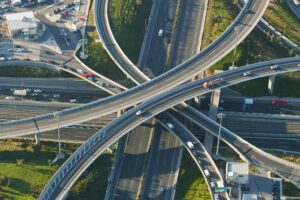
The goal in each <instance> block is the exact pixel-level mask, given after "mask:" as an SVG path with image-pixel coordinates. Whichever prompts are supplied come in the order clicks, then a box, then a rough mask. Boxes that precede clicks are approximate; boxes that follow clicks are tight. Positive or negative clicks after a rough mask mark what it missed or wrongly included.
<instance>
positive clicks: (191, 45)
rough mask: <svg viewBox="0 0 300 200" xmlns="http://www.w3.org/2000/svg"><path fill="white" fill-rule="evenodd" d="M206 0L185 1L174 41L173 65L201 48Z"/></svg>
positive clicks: (181, 61) (186, 58)
mask: <svg viewBox="0 0 300 200" xmlns="http://www.w3.org/2000/svg"><path fill="white" fill-rule="evenodd" d="M205 1H206V0H200V1H184V2H183V3H182V10H181V12H180V14H181V16H180V18H179V23H178V25H177V27H176V28H177V29H178V30H180V31H179V32H178V33H177V34H176V38H175V42H174V50H173V51H172V52H173V55H172V57H173V59H172V60H171V66H172V67H175V66H177V65H178V64H181V63H183V62H184V61H186V60H188V59H189V58H190V57H192V56H194V55H195V54H196V53H198V51H199V50H200V43H201V40H202V33H201V32H202V31H203V27H202V26H203V25H204V23H202V21H203V20H204V19H205V13H206V10H205V8H206V7H205Z"/></svg>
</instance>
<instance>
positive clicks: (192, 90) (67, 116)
mask: <svg viewBox="0 0 300 200" xmlns="http://www.w3.org/2000/svg"><path fill="white" fill-rule="evenodd" d="M96 2H99V1H96ZM101 2H102V3H105V2H106V3H107V1H101ZM267 5H268V1H264V2H261V1H250V0H249V1H248V3H247V4H246V5H245V7H244V9H243V10H242V12H241V14H240V15H239V16H238V17H237V19H236V20H235V21H234V22H233V24H232V25H231V26H230V27H229V28H228V29H227V30H226V32H225V33H224V34H223V35H221V36H220V37H219V38H218V39H217V40H216V41H215V42H214V43H213V44H212V45H210V46H209V47H208V48H207V49H205V50H203V51H202V52H201V53H199V54H198V55H196V56H194V57H192V58H191V59H189V60H188V61H186V62H184V63H183V64H180V65H179V66H177V67H176V68H175V69H174V70H170V71H168V72H167V73H165V74H163V75H161V76H159V77H158V78H155V79H153V80H152V81H148V80H149V78H147V77H146V76H145V75H143V73H141V72H140V71H139V70H138V69H137V68H136V67H135V65H133V64H132V63H131V62H130V61H129V59H128V58H127V57H126V56H124V55H123V52H122V51H121V49H120V47H119V46H118V45H117V43H116V42H115V40H114V38H113V36H112V33H111V31H110V28H103V27H102V28H99V27H101V26H99V23H97V24H98V25H97V29H98V31H99V30H100V31H102V32H103V33H102V37H101V39H102V42H103V43H104V45H105V46H106V48H107V50H108V52H109V53H110V55H111V56H112V57H113V59H114V60H115V62H116V63H117V64H118V65H119V67H120V68H121V69H122V70H123V71H124V72H125V73H126V74H127V75H128V76H129V77H130V78H132V79H133V80H135V82H136V83H137V84H139V83H140V82H145V81H148V82H147V83H144V84H142V85H141V86H138V87H135V88H133V89H130V90H128V91H125V92H122V93H120V94H118V95H115V96H113V97H109V98H106V99H104V100H99V101H97V102H93V103H90V104H87V105H82V106H79V107H77V108H71V109H68V110H64V111H61V112H59V117H60V121H61V123H62V126H63V127H65V126H69V125H72V124H75V123H81V122H84V121H88V120H90V119H93V118H96V117H99V116H104V115H106V114H109V113H112V112H116V111H119V110H123V109H125V108H129V107H131V106H134V105H136V104H138V103H141V102H143V101H145V100H146V102H144V103H142V104H140V105H139V106H136V107H135V108H133V109H131V110H130V111H128V112H126V113H125V114H123V115H122V116H121V117H119V118H118V119H116V120H115V121H113V122H112V123H111V124H109V125H107V126H105V127H104V128H103V129H101V130H100V131H98V132H97V133H96V134H95V135H93V136H92V137H91V138H90V139H89V140H87V141H86V143H85V144H83V145H82V146H81V147H80V148H79V149H78V150H77V151H76V152H75V153H74V154H73V155H72V156H71V157H70V158H69V159H68V160H67V161H66V163H65V164H64V165H63V166H62V167H61V168H60V170H59V171H58V172H57V173H56V174H55V175H54V177H53V178H52V179H51V180H50V182H49V184H48V186H47V187H46V188H45V190H44V191H43V193H42V194H41V196H40V199H59V198H62V197H63V196H64V195H65V193H66V189H68V188H70V187H71V185H72V184H73V183H74V182H75V181H76V179H77V178H78V177H79V175H80V174H81V173H83V171H84V170H85V169H86V168H87V167H88V166H89V165H90V164H91V163H92V162H93V161H94V160H95V159H96V158H97V157H98V156H99V152H102V151H103V150H104V149H105V148H107V147H108V146H109V145H110V144H112V143H113V142H115V141H117V139H119V138H120V137H121V136H122V135H124V134H126V133H127V132H128V131H130V130H132V129H133V128H135V127H136V126H137V125H138V124H141V123H142V122H144V121H146V120H147V119H150V118H152V117H154V116H155V115H156V114H159V113H160V112H162V111H165V110H167V109H168V108H170V107H172V106H175V105H177V104H178V103H180V102H183V101H185V100H188V99H191V98H193V97H195V96H198V95H202V94H205V93H208V92H211V91H212V90H215V89H217V88H223V87H227V86H229V85H232V84H236V83H239V82H242V81H246V80H252V79H255V78H259V77H263V76H268V75H271V74H279V73H284V72H288V71H297V70H300V64H299V63H300V59H299V58H289V59H282V60H276V61H271V62H264V63H258V64H253V65H249V66H245V67H241V68H239V69H235V70H232V71H227V72H224V73H222V74H218V75H214V76H211V77H208V78H204V79H201V80H198V81H195V82H192V83H188V84H184V85H181V86H179V87H177V88H174V86H177V85H180V84H181V83H184V82H185V81H188V80H189V79H191V78H192V77H193V76H194V75H195V74H198V73H200V72H202V71H203V70H205V69H207V68H208V67H210V66H211V65H213V64H214V63H215V62H217V61H218V60H220V59H221V58H222V57H223V56H224V55H225V54H227V53H228V52H230V50H232V49H233V48H234V44H235V43H234V42H233V41H234V39H233V38H235V30H236V29H239V32H240V36H239V38H238V42H241V41H242V40H243V39H244V38H245V37H246V36H247V35H248V34H249V33H250V31H251V30H252V29H253V28H254V27H255V25H256V23H257V22H258V21H259V19H260V17H261V16H262V14H263V12H264V10H265V9H266V7H267ZM96 6H97V3H96ZM99 7H101V6H99ZM102 7H104V8H105V9H107V5H102ZM249 10H251V12H249ZM106 11H107V10H104V11H103V12H100V13H101V14H102V15H104V17H100V19H103V20H104V19H106V18H105V13H107V12H106ZM252 11H254V13H253V12H252ZM98 14H99V13H98ZM96 16H97V12H96ZM106 17H107V16H106ZM96 19H97V17H96ZM96 22H97V20H96ZM103 23H104V24H105V21H104V22H103ZM106 26H109V24H108V25H107V24H106ZM235 27H237V28H235ZM100 31H99V32H100ZM105 34H106V36H105V37H103V35H105ZM100 36H101V34H100ZM107 38H109V40H107ZM111 41H112V42H111ZM107 44H109V45H107ZM112 44H113V45H112ZM122 56H124V57H122ZM274 65H278V66H279V70H276V71H274V70H272V69H270V67H271V66H274ZM248 71H251V72H252V75H251V76H247V77H245V76H244V75H243V73H244V72H248ZM219 77H222V81H221V82H219V83H217V84H215V85H213V86H211V87H209V88H204V87H203V86H202V85H203V84H204V83H205V82H209V81H214V80H217V79H218V78H219ZM162 85H163V86H162ZM96 109H97V110H96ZM188 109H192V108H191V107H188V106H186V105H184V104H181V105H179V106H176V108H175V110H176V111H177V112H178V113H180V114H182V115H184V116H185V117H187V118H188V119H190V120H192V121H194V122H195V123H197V124H201V127H206V129H207V130H208V131H210V132H212V134H216V127H218V125H217V124H216V123H215V124H213V123H212V122H209V121H207V120H208V118H207V117H206V116H205V115H203V116H200V113H199V112H198V111H196V115H195V112H188V113H187V112H185V111H186V110H188ZM138 111H141V114H136V113H137V112H138ZM190 111H191V110H190ZM163 115H167V117H166V119H167V121H168V122H169V120H170V119H172V116H171V115H169V114H163ZM192 115H195V116H192ZM201 117H202V118H201ZM195 119H198V121H196V120H195ZM201 119H202V120H204V121H205V120H206V121H205V123H201V122H200V121H199V120H201ZM33 121H34V123H33ZM55 121H56V120H55V117H54V116H52V115H51V114H47V115H44V116H37V117H33V118H29V119H24V120H17V121H15V122H5V123H2V124H1V125H0V126H1V127H2V128H3V129H2V130H1V132H0V134H1V136H0V137H1V138H7V137H12V136H23V135H28V134H32V133H36V131H37V129H39V131H41V132H43V131H48V130H54V129H56V123H55ZM162 121H163V120H162ZM172 122H173V123H172V124H174V125H179V126H175V128H174V130H176V129H177V128H178V127H179V128H180V127H182V126H180V123H179V122H178V121H176V120H175V119H173V121H172ZM33 124H37V126H38V127H37V126H36V125H34V126H32V125H33ZM162 124H163V125H166V123H164V122H162ZM21 126H22V131H20V130H18V127H21ZM209 126H210V127H209ZM179 128H178V129H179ZM174 130H172V128H171V129H170V128H169V131H171V132H174V134H175V135H176V136H177V137H179V139H180V140H181V141H182V142H183V143H186V141H187V140H193V141H194V143H195V144H196V146H198V147H199V149H198V150H197V151H192V150H191V149H189V152H190V153H192V154H193V158H194V159H195V160H196V161H197V163H198V165H199V167H200V170H201V169H202V170H203V168H209V167H208V166H206V165H207V164H210V165H211V166H212V168H216V167H215V166H214V163H213V161H212V159H211V158H210V156H209V155H208V154H207V152H206V151H205V149H204V147H203V146H202V145H201V143H199V141H198V140H197V139H195V138H194V137H193V136H192V135H191V133H190V132H189V131H188V130H185V131H184V132H185V133H190V134H186V135H183V136H181V137H180V135H178V133H177V131H174ZM223 132H224V133H223ZM223 132H222V135H223V136H222V139H223V140H224V141H225V142H226V143H228V144H229V146H232V147H233V148H234V149H235V150H236V151H237V152H239V153H240V154H241V157H244V158H245V160H248V161H251V162H253V163H256V164H257V165H261V163H260V162H261V161H260V160H261V159H260V157H263V158H266V157H268V156H269V155H265V153H264V152H263V153H262V152H261V151H259V150H257V148H255V147H252V146H250V147H251V150H252V152H251V153H249V154H247V155H245V151H247V150H248V149H249V144H248V143H246V142H244V141H242V142H240V141H239V140H241V138H239V137H238V136H236V135H235V134H233V133H231V132H230V131H227V130H225V129H223ZM226 137H228V138H226ZM230 137H231V138H230ZM234 140H237V141H238V142H237V143H234V144H232V143H231V142H228V141H234ZM195 152H200V154H201V155H204V157H202V156H201V158H200V157H199V155H198V156H197V154H195ZM199 159H200V162H199ZM274 162H275V163H276V164H277V165H276V171H275V172H278V173H280V174H281V175H282V176H285V177H290V176H292V177H293V179H294V180H292V182H294V183H296V184H299V179H300V177H299V176H297V174H300V171H299V166H294V165H293V166H292V167H294V170H291V171H290V172H286V173H287V174H284V171H285V170H286V169H287V168H288V167H290V166H291V164H290V163H288V162H286V163H284V164H281V165H280V164H279V163H280V162H281V160H279V161H278V160H277V159H275V158H273V157H272V158H271V159H269V163H267V164H266V167H269V166H271V165H272V164H274ZM277 166H278V167H277ZM216 171H217V172H218V170H216ZM216 176H219V174H218V173H216ZM211 178H215V177H213V176H212V177H211ZM217 179H222V178H221V177H220V176H219V177H218V178H217ZM226 195H227V194H226V193H224V196H223V198H224V199H228V197H227V196H226Z"/></svg>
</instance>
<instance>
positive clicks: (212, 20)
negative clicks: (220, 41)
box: [201, 0, 239, 49]
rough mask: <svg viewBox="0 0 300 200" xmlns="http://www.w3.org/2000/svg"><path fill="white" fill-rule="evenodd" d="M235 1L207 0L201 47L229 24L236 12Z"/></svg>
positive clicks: (205, 45) (206, 44) (211, 40)
mask: <svg viewBox="0 0 300 200" xmlns="http://www.w3.org/2000/svg"><path fill="white" fill-rule="evenodd" d="M238 12H239V11H238V8H237V6H236V1H232V0H222V1H220V0H209V1H208V12H207V15H206V19H205V30H204V34H203V40H202V44H201V48H202V49H203V48H205V47H207V46H208V45H209V44H210V43H211V42H213V41H214V40H215V39H216V38H217V37H218V36H219V35H221V33H223V32H224V30H225V29H226V28H227V27H228V26H229V25H230V24H231V22H232V21H233V20H234V18H235V16H236V15H237V13H238Z"/></svg>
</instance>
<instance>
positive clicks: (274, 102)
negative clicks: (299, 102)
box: [272, 100, 288, 105]
mask: <svg viewBox="0 0 300 200" xmlns="http://www.w3.org/2000/svg"><path fill="white" fill-rule="evenodd" d="M287 104H288V101H287V100H272V105H287Z"/></svg>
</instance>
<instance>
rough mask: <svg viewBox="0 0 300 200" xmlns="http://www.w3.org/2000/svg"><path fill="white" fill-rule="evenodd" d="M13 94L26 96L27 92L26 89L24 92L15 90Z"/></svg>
mask: <svg viewBox="0 0 300 200" xmlns="http://www.w3.org/2000/svg"><path fill="white" fill-rule="evenodd" d="M13 94H14V95H16V96H26V95H27V90H25V89H24V90H15V91H14V93H13Z"/></svg>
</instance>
